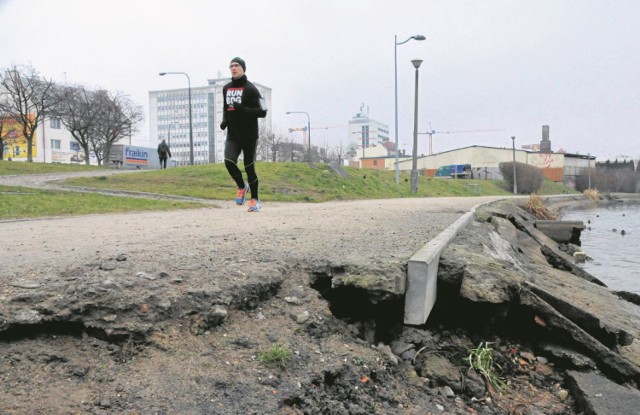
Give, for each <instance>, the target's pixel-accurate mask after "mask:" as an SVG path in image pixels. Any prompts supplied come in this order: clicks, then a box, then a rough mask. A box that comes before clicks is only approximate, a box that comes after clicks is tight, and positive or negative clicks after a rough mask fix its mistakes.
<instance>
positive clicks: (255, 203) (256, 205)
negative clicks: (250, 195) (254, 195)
mask: <svg viewBox="0 0 640 415" xmlns="http://www.w3.org/2000/svg"><path fill="white" fill-rule="evenodd" d="M261 207H262V205H261V204H260V201H259V200H258V199H251V200H250V201H249V209H248V210H247V212H260V208H261Z"/></svg>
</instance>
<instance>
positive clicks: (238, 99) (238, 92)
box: [226, 87, 244, 111]
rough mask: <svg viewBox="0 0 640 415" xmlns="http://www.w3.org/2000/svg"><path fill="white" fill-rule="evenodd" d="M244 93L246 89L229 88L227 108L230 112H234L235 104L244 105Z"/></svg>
mask: <svg viewBox="0 0 640 415" xmlns="http://www.w3.org/2000/svg"><path fill="white" fill-rule="evenodd" d="M242 92H244V88H242V87H241V88H228V89H227V97H226V101H227V108H228V111H233V110H234V108H233V106H234V105H235V104H242Z"/></svg>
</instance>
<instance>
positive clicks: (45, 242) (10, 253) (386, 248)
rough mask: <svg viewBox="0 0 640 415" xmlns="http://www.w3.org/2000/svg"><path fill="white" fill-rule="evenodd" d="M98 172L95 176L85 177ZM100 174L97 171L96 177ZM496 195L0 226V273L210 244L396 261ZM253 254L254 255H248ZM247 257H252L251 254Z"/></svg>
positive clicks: (221, 206)
mask: <svg viewBox="0 0 640 415" xmlns="http://www.w3.org/2000/svg"><path fill="white" fill-rule="evenodd" d="M85 174H88V175H91V174H98V173H95V172H89V173H85ZM99 174H104V172H99ZM65 176H67V175H60V174H54V175H32V176H5V177H0V184H8V185H20V186H30V187H40V188H42V187H46V186H47V183H48V182H49V181H50V180H59V179H62V178H64V177H65ZM496 199H498V197H444V198H408V199H386V200H360V201H350V202H328V203H268V202H267V203H265V204H264V205H263V209H262V211H261V212H259V213H258V214H252V213H248V212H247V211H246V207H244V206H243V207H238V206H235V204H234V203H233V202H231V201H229V202H227V201H217V202H216V203H215V207H205V208H200V209H192V210H179V211H170V212H142V213H125V214H101V215H88V216H82V217H63V218H45V219H37V220H20V221H5V222H2V223H0V233H1V234H2V240H1V242H0V257H2V261H1V263H2V264H1V265H0V270H5V271H9V270H13V271H16V270H20V269H23V270H24V268H23V267H26V268H29V269H32V270H35V269H39V268H41V265H40V264H43V263H46V264H49V265H50V266H52V267H54V266H56V265H63V264H67V265H68V263H69V262H73V261H82V260H83V259H84V258H88V257H94V256H95V254H96V252H111V253H117V251H119V250H120V251H124V250H127V249H132V248H136V249H137V250H141V249H144V250H147V251H149V253H154V254H158V259H159V260H161V259H162V255H161V253H162V252H163V251H166V250H176V249H187V250H189V249H191V250H194V255H195V254H197V253H196V252H195V250H196V247H200V246H203V245H205V246H206V245H207V244H210V243H215V244H216V245H217V246H218V248H220V249H222V250H223V251H225V252H228V253H237V252H246V254H247V256H249V257H252V256H254V255H259V254H260V251H265V252H270V253H271V254H273V253H277V252H278V251H279V252H281V253H282V254H283V255H284V254H287V255H295V256H309V257H327V256H334V257H335V256H336V255H339V256H349V257H362V258H374V259H377V260H382V261H404V260H406V259H408V258H409V257H410V256H411V255H413V253H415V252H416V251H417V250H418V249H420V248H421V247H422V246H423V245H424V244H425V243H427V242H428V241H429V240H431V239H432V238H434V237H435V236H436V235H438V234H439V233H440V232H441V231H442V230H443V229H445V228H446V227H447V226H449V225H450V224H451V223H453V222H454V221H455V220H456V219H457V218H459V217H460V216H461V215H462V214H464V213H465V212H467V211H469V209H470V208H471V207H473V206H474V205H477V204H479V203H485V202H488V201H491V200H496ZM255 251H258V253H257V254H255ZM251 252H254V253H253V254H252V253H251Z"/></svg>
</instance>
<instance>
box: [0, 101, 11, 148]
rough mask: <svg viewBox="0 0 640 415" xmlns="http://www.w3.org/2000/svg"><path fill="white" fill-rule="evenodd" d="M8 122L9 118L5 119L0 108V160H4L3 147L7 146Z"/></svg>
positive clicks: (5, 116) (4, 114)
mask: <svg viewBox="0 0 640 415" xmlns="http://www.w3.org/2000/svg"><path fill="white" fill-rule="evenodd" d="M8 121H9V117H7V115H6V113H5V112H4V111H2V108H0V160H4V146H5V145H7V144H8V141H7V138H8V137H9V131H8V130H9V128H8V124H9V123H8ZM7 147H8V145H7Z"/></svg>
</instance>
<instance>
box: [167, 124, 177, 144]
mask: <svg viewBox="0 0 640 415" xmlns="http://www.w3.org/2000/svg"><path fill="white" fill-rule="evenodd" d="M172 125H178V122H177V121H175V122H170V123H169V133H168V135H167V145H168V146H169V148H171V126H172Z"/></svg>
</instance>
